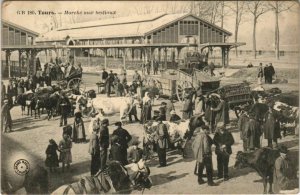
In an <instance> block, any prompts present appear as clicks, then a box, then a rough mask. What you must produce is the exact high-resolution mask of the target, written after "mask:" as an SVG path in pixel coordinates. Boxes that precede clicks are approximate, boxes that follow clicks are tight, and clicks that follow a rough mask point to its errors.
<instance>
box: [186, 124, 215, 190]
mask: <svg viewBox="0 0 300 195" xmlns="http://www.w3.org/2000/svg"><path fill="white" fill-rule="evenodd" d="M197 129H199V130H200V133H199V134H197V136H196V138H195V140H194V142H193V144H192V149H193V153H194V158H195V159H196V161H197V166H198V184H199V185H201V184H204V183H205V181H204V180H203V170H204V167H205V168H206V174H207V183H208V185H209V186H214V185H216V184H215V183H214V182H213V165H212V152H211V146H212V144H213V140H212V139H211V137H210V136H209V135H208V134H209V127H208V126H202V127H198V128H197ZM197 129H196V130H197Z"/></svg>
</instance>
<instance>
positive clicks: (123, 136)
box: [112, 122, 132, 165]
mask: <svg viewBox="0 0 300 195" xmlns="http://www.w3.org/2000/svg"><path fill="white" fill-rule="evenodd" d="M115 125H116V126H117V127H118V128H117V129H116V130H114V132H113V134H112V135H116V136H118V137H119V140H120V142H119V143H120V145H121V149H122V157H121V159H122V160H121V163H122V165H127V164H128V161H127V148H128V143H129V142H130V140H131V139H132V137H131V135H130V134H129V133H128V131H127V130H126V129H123V128H122V123H121V122H116V123H115Z"/></svg>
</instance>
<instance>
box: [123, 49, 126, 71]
mask: <svg viewBox="0 0 300 195" xmlns="http://www.w3.org/2000/svg"><path fill="white" fill-rule="evenodd" d="M125 52H126V48H123V66H124V69H125V70H126V56H125Z"/></svg>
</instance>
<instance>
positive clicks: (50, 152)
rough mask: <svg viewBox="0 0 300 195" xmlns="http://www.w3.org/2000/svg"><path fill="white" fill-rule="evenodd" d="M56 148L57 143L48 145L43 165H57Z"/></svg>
mask: <svg viewBox="0 0 300 195" xmlns="http://www.w3.org/2000/svg"><path fill="white" fill-rule="evenodd" d="M57 150H58V146H57V144H53V145H48V147H47V149H46V155H47V157H46V161H45V165H46V166H47V167H59V162H58V155H57V153H56V151H57Z"/></svg>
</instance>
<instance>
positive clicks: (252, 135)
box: [247, 113, 262, 151]
mask: <svg viewBox="0 0 300 195" xmlns="http://www.w3.org/2000/svg"><path fill="white" fill-rule="evenodd" d="M249 118H250V120H249V125H248V131H247V141H248V144H247V146H248V148H249V149H250V151H254V149H256V148H260V136H261V135H262V132H261V128H260V123H259V122H258V121H257V120H256V119H255V114H254V113H251V114H250V115H249Z"/></svg>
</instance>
